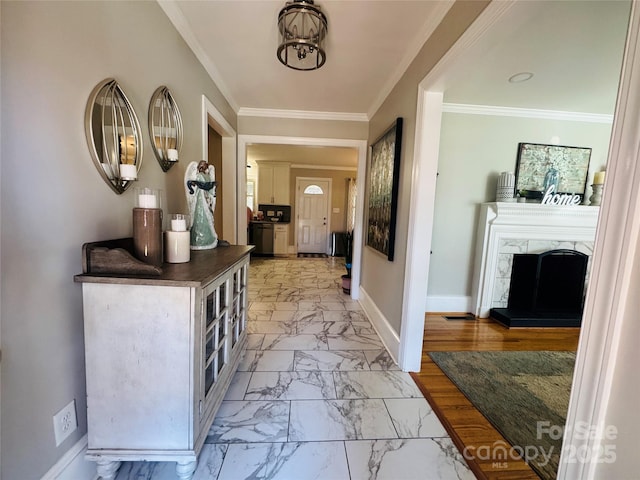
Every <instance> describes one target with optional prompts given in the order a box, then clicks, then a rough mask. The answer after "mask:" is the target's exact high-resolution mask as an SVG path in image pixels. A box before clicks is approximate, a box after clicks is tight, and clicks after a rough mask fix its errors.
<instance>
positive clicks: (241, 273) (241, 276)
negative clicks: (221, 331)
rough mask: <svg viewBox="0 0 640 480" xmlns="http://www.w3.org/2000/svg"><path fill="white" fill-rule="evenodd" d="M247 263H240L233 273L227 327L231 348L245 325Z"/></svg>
mask: <svg viewBox="0 0 640 480" xmlns="http://www.w3.org/2000/svg"><path fill="white" fill-rule="evenodd" d="M248 268H249V265H248V264H244V265H242V266H241V267H240V268H239V269H238V270H236V271H235V272H234V273H233V279H232V285H233V289H232V292H233V299H232V304H231V309H230V311H229V329H230V340H231V348H233V347H235V345H236V343H238V340H239V339H240V336H241V335H242V332H244V330H245V328H246V326H247V312H246V306H247V270H248Z"/></svg>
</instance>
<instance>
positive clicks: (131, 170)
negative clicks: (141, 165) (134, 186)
mask: <svg viewBox="0 0 640 480" xmlns="http://www.w3.org/2000/svg"><path fill="white" fill-rule="evenodd" d="M136 178H138V170H137V169H136V166H135V165H129V164H126V163H121V164H120V180H135V179H136Z"/></svg>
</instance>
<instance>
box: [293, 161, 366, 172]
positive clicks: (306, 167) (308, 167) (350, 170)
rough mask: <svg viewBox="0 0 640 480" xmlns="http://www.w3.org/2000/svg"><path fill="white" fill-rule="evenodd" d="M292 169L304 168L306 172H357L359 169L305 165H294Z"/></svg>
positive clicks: (342, 166) (341, 166)
mask: <svg viewBox="0 0 640 480" xmlns="http://www.w3.org/2000/svg"><path fill="white" fill-rule="evenodd" d="M291 168H302V169H306V170H340V171H345V172H355V171H357V170H358V167H345V166H344V165H309V164H304V163H292V164H291Z"/></svg>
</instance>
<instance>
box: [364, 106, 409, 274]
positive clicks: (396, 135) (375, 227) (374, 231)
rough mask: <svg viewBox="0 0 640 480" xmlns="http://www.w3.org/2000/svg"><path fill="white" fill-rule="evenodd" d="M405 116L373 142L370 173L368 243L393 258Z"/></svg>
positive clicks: (390, 259) (390, 258)
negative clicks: (403, 119) (403, 120)
mask: <svg viewBox="0 0 640 480" xmlns="http://www.w3.org/2000/svg"><path fill="white" fill-rule="evenodd" d="M401 144H402V118H397V119H396V121H395V122H394V123H393V125H392V126H391V127H390V128H389V129H388V130H387V131H386V132H384V133H383V134H382V136H381V137H380V138H379V139H378V140H376V141H375V142H373V145H371V156H370V162H369V172H368V173H369V174H368V176H367V192H368V194H369V197H368V210H367V235H366V244H367V245H368V246H369V247H371V248H373V249H374V250H377V251H378V252H380V253H382V254H384V255H386V256H387V259H388V260H389V261H390V262H391V261H393V254H394V247H395V237H396V219H397V215H396V213H397V209H398V188H399V186H400V151H401V146H402V145H401Z"/></svg>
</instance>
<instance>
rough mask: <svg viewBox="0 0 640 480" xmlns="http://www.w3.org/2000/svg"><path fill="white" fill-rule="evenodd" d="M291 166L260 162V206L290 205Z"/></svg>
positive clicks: (281, 163)
mask: <svg viewBox="0 0 640 480" xmlns="http://www.w3.org/2000/svg"><path fill="white" fill-rule="evenodd" d="M290 178H291V175H290V165H289V164H288V163H283V162H258V204H260V203H268V204H277V205H290V204H291V200H290V198H289V190H290V188H289V180H290Z"/></svg>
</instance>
